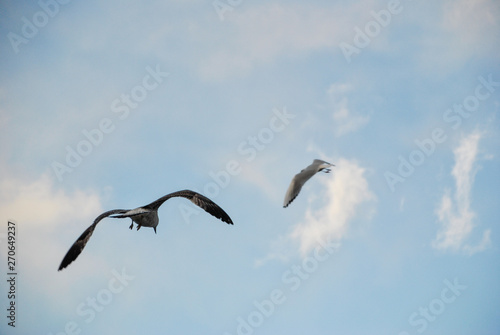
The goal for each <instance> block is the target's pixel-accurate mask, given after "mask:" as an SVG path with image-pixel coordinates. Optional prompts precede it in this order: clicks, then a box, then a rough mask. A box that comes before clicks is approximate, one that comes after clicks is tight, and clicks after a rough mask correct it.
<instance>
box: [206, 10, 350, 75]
mask: <svg viewBox="0 0 500 335" xmlns="http://www.w3.org/2000/svg"><path fill="white" fill-rule="evenodd" d="M353 11H354V10H353V8H345V7H343V8H342V9H339V8H334V7H332V8H329V9H327V10H325V8H324V7H314V6H313V5H305V4H294V5H281V4H266V5H262V6H254V7H250V8H245V7H238V8H237V9H236V10H235V11H234V12H232V13H231V14H229V15H227V22H225V23H224V25H225V27H226V29H230V31H233V32H234V34H231V35H226V37H225V40H224V41H225V45H224V46H223V47H222V48H221V49H219V50H218V51H216V52H211V53H210V54H209V55H208V56H207V57H206V59H204V60H203V62H202V63H201V66H200V70H201V73H202V75H203V76H204V77H205V78H209V79H223V78H225V77H228V76H232V75H234V74H240V73H244V72H246V71H248V70H249V69H251V68H252V67H253V66H254V64H255V63H259V62H269V61H272V60H273V59H274V58H275V57H277V56H279V55H282V54H285V53H288V54H300V53H303V52H310V51H313V50H319V49H321V48H336V47H337V45H338V43H339V42H340V36H342V35H343V34H345V33H346V32H347V31H348V29H349V28H351V27H352V24H350V23H347V18H348V17H350V16H349V14H348V13H351V12H353ZM210 38H211V37H210ZM217 39H220V37H217Z"/></svg>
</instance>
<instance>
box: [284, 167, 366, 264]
mask: <svg viewBox="0 0 500 335" xmlns="http://www.w3.org/2000/svg"><path fill="white" fill-rule="evenodd" d="M365 173H366V169H365V168H363V167H361V166H359V165H358V164H357V163H356V162H354V161H351V160H347V159H343V158H342V159H339V160H337V162H336V167H335V168H334V171H333V176H332V178H327V179H326V182H325V186H326V191H324V192H322V193H321V194H319V195H318V197H319V198H320V199H323V201H324V206H322V207H321V208H319V209H312V208H311V207H309V208H308V209H307V211H306V213H305V217H304V220H303V221H302V222H301V223H299V224H297V225H296V226H295V227H294V229H293V231H292V233H291V234H290V238H291V239H292V240H295V241H298V242H299V251H300V253H301V255H302V256H305V255H306V254H307V253H309V252H310V251H311V250H312V249H314V248H315V247H316V246H317V245H318V242H319V241H333V242H339V241H340V240H342V239H343V238H344V237H345V235H346V233H347V232H348V228H349V224H350V223H351V221H352V219H354V217H355V216H356V214H357V213H358V211H359V207H360V206H361V205H362V204H363V203H369V202H373V201H374V200H375V195H374V194H373V193H372V192H371V190H370V187H369V185H368V181H367V180H366V177H365ZM309 197H310V198H311V197H315V195H310V196H309ZM320 199H316V200H320Z"/></svg>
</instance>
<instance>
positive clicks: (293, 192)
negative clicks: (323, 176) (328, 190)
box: [283, 159, 335, 208]
mask: <svg viewBox="0 0 500 335" xmlns="http://www.w3.org/2000/svg"><path fill="white" fill-rule="evenodd" d="M330 166H335V165H333V164H330V163H328V162H325V161H322V160H321V159H315V160H314V161H313V162H312V164H311V165H309V166H308V167H306V168H305V169H304V170H302V171H300V172H299V173H297V174H296V175H295V177H293V179H292V182H291V183H290V186H288V191H286V195H285V201H284V202H283V208H286V207H288V205H290V203H291V202H292V201H293V200H294V199H295V198H296V197H297V196H298V195H299V192H300V189H301V188H302V186H303V185H304V184H305V182H306V181H308V180H309V179H310V178H311V177H312V176H314V175H315V174H316V173H318V172H319V171H323V172H325V173H329V172H330V171H331V169H329V167H330Z"/></svg>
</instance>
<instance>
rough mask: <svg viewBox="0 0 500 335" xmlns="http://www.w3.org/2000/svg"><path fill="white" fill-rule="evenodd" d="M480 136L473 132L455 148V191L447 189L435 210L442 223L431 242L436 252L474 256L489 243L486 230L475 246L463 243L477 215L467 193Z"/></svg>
mask: <svg viewBox="0 0 500 335" xmlns="http://www.w3.org/2000/svg"><path fill="white" fill-rule="evenodd" d="M481 136H482V134H481V133H480V132H478V131H475V132H473V133H472V134H470V135H469V136H466V137H464V138H462V140H461V141H460V144H459V145H458V147H457V148H456V149H455V150H454V151H453V153H454V155H455V166H454V167H453V170H452V172H451V174H452V176H453V178H454V179H455V192H454V194H453V195H451V194H450V193H451V192H450V190H447V191H446V192H445V194H444V195H443V197H442V199H441V203H440V205H439V208H438V209H437V211H436V214H437V216H438V219H439V221H440V223H441V229H440V230H439V231H438V233H437V236H436V239H435V240H434V241H433V243H432V245H433V247H434V248H436V249H442V250H453V251H464V252H465V253H468V254H473V253H476V252H479V251H482V250H484V249H485V248H486V247H487V246H488V245H489V244H490V231H489V230H486V231H484V233H483V238H482V240H481V241H480V242H479V244H478V245H476V246H470V245H466V244H465V242H466V240H467V238H468V237H469V235H470V234H471V232H472V230H473V228H474V226H475V224H474V219H475V216H476V214H475V213H474V211H473V210H472V209H471V206H470V204H471V199H470V193H471V189H472V186H473V184H474V177H475V175H476V172H477V168H476V167H475V162H476V160H477V152H478V145H479V141H480V139H481Z"/></svg>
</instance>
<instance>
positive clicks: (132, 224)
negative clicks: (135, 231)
mask: <svg viewBox="0 0 500 335" xmlns="http://www.w3.org/2000/svg"><path fill="white" fill-rule="evenodd" d="M133 227H134V220H132V223H131V224H130V227H128V229H130V230H132V228H133Z"/></svg>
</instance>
